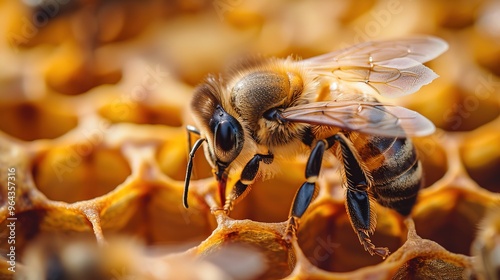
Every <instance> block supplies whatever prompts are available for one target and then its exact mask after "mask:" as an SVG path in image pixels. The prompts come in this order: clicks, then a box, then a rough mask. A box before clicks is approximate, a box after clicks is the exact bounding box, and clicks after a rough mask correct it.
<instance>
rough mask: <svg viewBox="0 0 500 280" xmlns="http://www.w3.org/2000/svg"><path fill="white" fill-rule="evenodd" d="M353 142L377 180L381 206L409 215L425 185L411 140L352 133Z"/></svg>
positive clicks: (375, 194) (374, 188) (375, 186)
mask: <svg viewBox="0 0 500 280" xmlns="http://www.w3.org/2000/svg"><path fill="white" fill-rule="evenodd" d="M349 138H350V140H351V141H352V143H353V145H354V147H355V148H356V150H357V151H358V154H359V156H360V158H361V160H362V161H363V162H364V164H365V165H366V167H367V169H368V170H369V171H370V173H371V175H372V177H373V183H374V186H373V188H372V192H373V195H374V197H375V199H376V200H377V202H378V203H380V204H381V205H383V206H385V207H389V208H392V209H394V210H396V211H397V212H399V213H400V214H402V215H405V216H406V215H408V214H410V212H411V209H412V208H413V205H414V204H415V201H416V199H417V194H418V191H419V189H420V186H421V178H422V167H421V163H420V161H419V160H418V157H417V153H416V151H415V148H414V147H413V144H412V142H411V140H410V138H388V137H379V136H370V135H366V134H357V133H350V135H349Z"/></svg>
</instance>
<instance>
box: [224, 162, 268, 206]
mask: <svg viewBox="0 0 500 280" xmlns="http://www.w3.org/2000/svg"><path fill="white" fill-rule="evenodd" d="M273 159H274V156H273V155H272V154H267V155H262V154H255V155H254V156H253V157H252V159H251V160H250V161H249V162H248V163H247V164H246V165H245V167H244V168H243V170H242V171H241V176H240V179H239V180H238V182H236V184H235V185H234V187H233V189H232V191H231V193H230V194H229V195H228V196H227V198H226V203H225V204H224V212H226V213H227V214H229V213H230V212H231V211H232V210H233V206H234V204H235V203H236V201H237V200H240V199H243V198H244V197H245V196H246V195H247V194H248V192H249V191H250V188H249V186H250V185H251V184H253V183H254V181H255V177H256V176H257V173H258V172H259V166H260V162H261V161H262V162H264V163H266V164H271V163H272V162H273Z"/></svg>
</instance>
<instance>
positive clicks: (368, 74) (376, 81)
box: [300, 36, 448, 97]
mask: <svg viewBox="0 0 500 280" xmlns="http://www.w3.org/2000/svg"><path fill="white" fill-rule="evenodd" d="M447 48H448V45H447V44H446V42H444V41H443V40H441V39H439V38H435V37H430V36H427V37H413V38H408V39H400V40H395V41H373V42H365V43H361V44H357V45H354V46H352V47H349V48H346V49H342V50H339V51H335V52H331V53H328V54H325V55H321V56H317V57H312V58H309V59H306V60H302V61H301V62H300V63H302V64H303V66H304V67H306V68H307V69H308V70H309V71H311V72H313V73H314V74H315V75H320V76H332V77H334V78H336V80H337V82H338V83H340V84H341V83H347V84H349V83H360V82H361V83H365V84H367V85H369V86H370V87H371V88H373V89H374V90H375V91H376V92H377V93H379V94H380V95H383V96H388V97H398V96H402V95H406V94H411V93H414V92H416V91H417V90H419V89H420V88H421V87H422V86H424V85H426V84H428V83H430V82H431V81H432V80H434V79H435V78H437V77H438V75H436V73H434V72H433V71H432V70H431V69H429V68H427V67H426V66H424V65H423V64H422V63H424V62H427V61H429V60H431V59H434V58H435V57H437V56H438V55H440V54H441V53H443V52H444V51H445V50H446V49H447Z"/></svg>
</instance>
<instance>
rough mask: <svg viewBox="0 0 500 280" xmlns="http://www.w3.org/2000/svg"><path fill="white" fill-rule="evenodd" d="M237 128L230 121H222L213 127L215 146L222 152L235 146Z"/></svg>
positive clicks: (228, 150) (229, 150)
mask: <svg viewBox="0 0 500 280" xmlns="http://www.w3.org/2000/svg"><path fill="white" fill-rule="evenodd" d="M236 134H237V129H236V127H234V125H233V124H232V123H231V122H228V121H222V122H220V123H219V124H218V125H217V126H216V127H215V146H216V147H217V149H220V150H222V151H224V152H231V150H233V149H234V148H235V147H236V141H237V139H236Z"/></svg>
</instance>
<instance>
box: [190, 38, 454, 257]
mask: <svg viewBox="0 0 500 280" xmlns="http://www.w3.org/2000/svg"><path fill="white" fill-rule="evenodd" d="M447 47H448V45H447V44H446V42H444V41H443V40H441V39H439V38H435V37H430V36H418V37H411V38H406V39H401V40H389V41H372V42H365V43H360V44H357V45H354V46H351V47H348V48H346V49H342V50H339V51H335V52H331V53H327V54H324V55H320V56H316V57H312V58H308V59H304V60H299V59H295V58H293V57H288V58H286V59H278V58H268V59H253V60H248V61H246V62H244V63H240V64H239V65H238V66H236V67H233V68H231V69H229V70H228V71H227V73H223V74H221V75H219V76H214V75H210V76H208V77H207V78H206V80H205V81H204V82H203V83H202V84H201V85H199V86H198V87H197V88H196V90H195V93H194V96H193V98H192V102H191V108H192V111H193V114H194V120H195V123H196V125H197V128H199V130H198V129H197V128H196V127H193V126H188V135H190V134H191V133H196V134H199V135H200V138H199V139H198V140H197V141H196V142H195V143H194V145H193V147H192V149H191V151H190V155H189V161H188V167H187V173H186V181H185V190H184V198H183V199H184V201H183V202H184V206H185V207H186V208H187V207H188V203H187V194H188V187H189V181H190V177H191V170H192V167H193V158H194V155H195V152H196V151H197V150H198V148H200V147H201V146H203V148H204V152H205V156H206V158H207V160H208V162H209V163H210V164H211V166H212V168H213V172H214V176H215V179H216V180H217V182H218V192H219V197H220V201H221V204H222V205H223V210H224V211H225V212H226V213H229V212H230V211H231V210H232V208H233V205H234V204H235V203H236V202H237V201H238V200H239V199H241V198H243V197H244V196H245V195H246V194H247V193H248V191H249V189H250V188H249V186H250V185H252V184H253V183H254V182H255V180H256V178H263V179H266V178H268V177H269V176H270V175H272V173H273V170H274V169H273V168H272V166H273V159H274V158H275V157H280V158H287V157H291V156H296V155H297V154H305V155H308V161H307V163H306V168H305V182H304V183H303V185H302V186H301V187H300V188H299V189H298V191H297V193H296V195H295V198H294V200H293V204H292V206H291V210H290V214H289V218H288V221H287V227H286V230H285V234H284V236H283V238H284V239H285V240H287V241H288V242H290V241H291V240H292V238H294V237H295V235H296V231H297V228H298V226H299V219H300V218H301V217H302V215H303V214H304V212H305V211H306V210H307V208H308V206H309V205H310V203H311V201H312V200H313V199H314V198H315V197H316V195H317V193H318V187H317V184H316V181H317V178H318V176H319V173H320V169H321V166H322V161H323V156H324V155H328V154H331V155H333V156H334V158H336V159H337V160H338V161H339V162H340V163H341V164H340V165H341V168H340V172H341V176H342V182H343V187H344V189H345V193H346V194H345V197H346V200H345V206H346V210H347V214H348V216H349V220H350V222H351V225H352V227H353V229H354V231H355V232H356V234H357V236H358V238H359V240H360V242H361V244H362V245H363V246H364V249H365V250H366V251H368V252H369V253H370V254H371V255H374V254H377V255H379V256H381V257H383V258H385V257H387V256H388V255H389V250H388V249H387V248H385V247H376V246H375V245H374V244H373V243H372V242H371V240H370V236H371V235H372V234H373V233H374V231H375V227H376V220H375V212H374V203H375V201H377V202H378V203H379V204H380V205H382V206H385V207H388V208H391V209H394V210H395V211H397V212H398V213H400V214H401V215H403V216H408V215H409V214H410V212H411V210H412V207H413V205H414V204H415V201H416V198H417V194H418V192H419V189H420V187H421V178H422V166H421V163H420V161H419V159H418V157H417V153H416V150H415V148H414V147H413V145H412V142H411V139H410V138H409V137H410V136H424V135H428V134H431V133H432V132H433V131H434V130H435V127H434V125H433V124H432V122H431V121H429V120H428V119H426V118H425V117H423V116H422V115H420V114H418V113H417V112H414V111H411V110H409V109H406V108H403V107H399V106H395V105H391V104H386V103H382V102H379V101H378V100H377V95H381V96H388V97H398V96H402V95H406V94H411V93H414V92H416V91H418V90H419V89H420V88H421V87H422V86H423V85H426V84H428V83H430V82H431V81H432V80H434V79H435V78H436V77H438V76H437V75H436V74H435V73H434V72H433V71H432V70H431V69H429V68H428V67H426V66H424V65H423V64H422V63H424V62H427V61H429V60H432V59H434V58H435V57H437V56H438V55H440V54H441V53H443V52H444V51H445V50H446V49H447ZM228 174H233V175H232V176H234V174H239V180H238V181H237V182H236V183H235V185H234V186H233V188H232V190H231V192H230V193H229V194H227V196H226V184H227V179H228Z"/></svg>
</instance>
